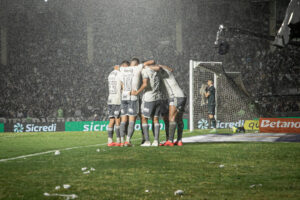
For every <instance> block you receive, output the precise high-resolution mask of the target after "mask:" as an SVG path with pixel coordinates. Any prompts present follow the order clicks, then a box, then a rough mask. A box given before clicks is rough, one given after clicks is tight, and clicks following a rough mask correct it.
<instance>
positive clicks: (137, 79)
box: [131, 64, 143, 101]
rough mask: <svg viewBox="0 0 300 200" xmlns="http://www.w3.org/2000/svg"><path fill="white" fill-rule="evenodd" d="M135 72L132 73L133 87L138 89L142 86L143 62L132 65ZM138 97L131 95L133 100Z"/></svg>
mask: <svg viewBox="0 0 300 200" xmlns="http://www.w3.org/2000/svg"><path fill="white" fill-rule="evenodd" d="M132 69H133V74H132V82H131V89H132V90H138V89H139V88H140V86H141V73H142V70H143V64H139V65H138V66H132ZM137 99H138V96H134V95H131V100H133V101H135V100H137Z"/></svg>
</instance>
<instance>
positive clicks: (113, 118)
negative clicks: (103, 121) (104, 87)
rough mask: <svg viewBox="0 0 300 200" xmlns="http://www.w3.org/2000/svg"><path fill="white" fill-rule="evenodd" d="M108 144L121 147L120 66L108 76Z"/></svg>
mask: <svg viewBox="0 0 300 200" xmlns="http://www.w3.org/2000/svg"><path fill="white" fill-rule="evenodd" d="M108 93H109V95H108V101H107V104H108V115H109V124H108V129H107V133H108V142H107V146H120V144H121V139H120V105H121V74H120V71H119V66H115V67H114V70H113V71H112V72H110V74H109V75H108ZM114 127H115V130H116V135H117V142H116V143H114V142H113V132H114Z"/></svg>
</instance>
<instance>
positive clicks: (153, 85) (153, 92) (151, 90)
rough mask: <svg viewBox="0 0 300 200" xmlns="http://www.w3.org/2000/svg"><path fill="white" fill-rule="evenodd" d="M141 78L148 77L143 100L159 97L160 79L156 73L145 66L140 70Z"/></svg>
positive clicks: (157, 98)
mask: <svg viewBox="0 0 300 200" xmlns="http://www.w3.org/2000/svg"><path fill="white" fill-rule="evenodd" d="M142 76H143V79H145V78H147V79H148V85H147V87H146V88H145V91H144V95H143V101H146V102H151V101H158V100H160V99H161V92H160V79H159V76H158V73H157V72H156V71H154V70H152V69H150V68H145V69H143V71H142Z"/></svg>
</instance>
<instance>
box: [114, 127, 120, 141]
mask: <svg viewBox="0 0 300 200" xmlns="http://www.w3.org/2000/svg"><path fill="white" fill-rule="evenodd" d="M115 131H116V136H117V138H119V137H120V126H115Z"/></svg>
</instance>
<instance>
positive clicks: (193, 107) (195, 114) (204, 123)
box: [189, 60, 259, 131]
mask: <svg viewBox="0 0 300 200" xmlns="http://www.w3.org/2000/svg"><path fill="white" fill-rule="evenodd" d="M189 79H190V80H189V84H190V100H189V106H190V113H189V115H190V116H189V118H190V122H189V128H190V130H191V131H192V130H194V129H207V128H210V127H208V111H207V107H208V106H207V98H206V97H205V88H206V87H207V80H208V79H211V80H213V81H214V86H215V88H216V110H215V118H216V120H217V128H231V127H232V126H243V124H244V121H245V120H248V119H254V118H255V117H258V116H259V115H258V111H257V109H256V107H255V105H254V103H253V102H252V101H251V99H250V97H249V94H248V93H247V91H246V89H245V87H244V84H243V81H242V78H241V73H239V72H225V71H224V69H223V66H222V63H221V62H199V61H192V60H191V61H190V78H189Z"/></svg>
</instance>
